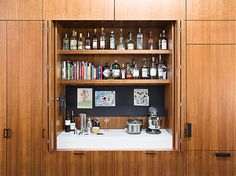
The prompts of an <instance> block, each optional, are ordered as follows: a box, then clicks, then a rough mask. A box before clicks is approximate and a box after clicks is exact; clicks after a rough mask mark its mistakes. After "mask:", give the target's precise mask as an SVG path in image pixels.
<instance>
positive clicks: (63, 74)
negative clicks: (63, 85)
mask: <svg viewBox="0 0 236 176" xmlns="http://www.w3.org/2000/svg"><path fill="white" fill-rule="evenodd" d="M66 71H67V70H66V61H65V60H63V61H62V63H61V79H62V80H66V79H67V77H66Z"/></svg>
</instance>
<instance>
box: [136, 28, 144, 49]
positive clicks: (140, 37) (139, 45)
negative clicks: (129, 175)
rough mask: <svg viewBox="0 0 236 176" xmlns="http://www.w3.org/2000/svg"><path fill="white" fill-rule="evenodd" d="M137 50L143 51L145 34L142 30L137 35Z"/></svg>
mask: <svg viewBox="0 0 236 176" xmlns="http://www.w3.org/2000/svg"><path fill="white" fill-rule="evenodd" d="M137 49H138V50H142V49H143V33H142V31H141V28H139V29H138V34H137Z"/></svg>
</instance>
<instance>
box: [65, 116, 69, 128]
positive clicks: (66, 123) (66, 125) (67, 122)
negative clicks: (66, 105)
mask: <svg viewBox="0 0 236 176" xmlns="http://www.w3.org/2000/svg"><path fill="white" fill-rule="evenodd" d="M65 132H70V115H69V113H67V115H66V119H65Z"/></svg>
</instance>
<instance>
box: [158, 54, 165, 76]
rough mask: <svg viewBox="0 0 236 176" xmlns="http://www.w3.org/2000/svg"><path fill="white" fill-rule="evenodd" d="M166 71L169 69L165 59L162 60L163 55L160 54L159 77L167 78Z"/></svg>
mask: <svg viewBox="0 0 236 176" xmlns="http://www.w3.org/2000/svg"><path fill="white" fill-rule="evenodd" d="M166 71H167V68H166V66H165V64H164V61H163V60H162V58H161V55H159V62H158V79H166Z"/></svg>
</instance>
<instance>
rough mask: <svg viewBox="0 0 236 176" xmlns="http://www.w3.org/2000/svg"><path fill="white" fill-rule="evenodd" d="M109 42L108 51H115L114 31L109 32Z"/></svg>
mask: <svg viewBox="0 0 236 176" xmlns="http://www.w3.org/2000/svg"><path fill="white" fill-rule="evenodd" d="M109 40H110V50H114V49H116V39H115V34H114V31H111V34H110V38H109Z"/></svg>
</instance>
